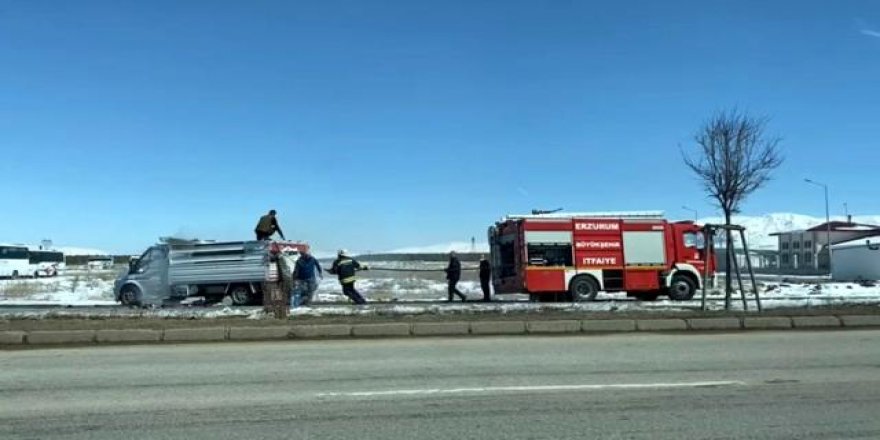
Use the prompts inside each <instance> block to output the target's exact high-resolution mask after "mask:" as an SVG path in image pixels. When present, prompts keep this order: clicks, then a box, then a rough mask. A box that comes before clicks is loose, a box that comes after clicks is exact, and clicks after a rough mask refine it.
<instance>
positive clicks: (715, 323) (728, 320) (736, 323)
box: [687, 317, 742, 330]
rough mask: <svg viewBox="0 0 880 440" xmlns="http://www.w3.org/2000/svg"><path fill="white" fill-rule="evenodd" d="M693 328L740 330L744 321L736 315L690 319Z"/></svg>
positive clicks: (690, 325) (689, 322) (689, 324)
mask: <svg viewBox="0 0 880 440" xmlns="http://www.w3.org/2000/svg"><path fill="white" fill-rule="evenodd" d="M687 322H688V327H690V328H691V330H738V329H740V328H742V322H740V320H739V318H736V317H723V318H694V319H688V320H687Z"/></svg>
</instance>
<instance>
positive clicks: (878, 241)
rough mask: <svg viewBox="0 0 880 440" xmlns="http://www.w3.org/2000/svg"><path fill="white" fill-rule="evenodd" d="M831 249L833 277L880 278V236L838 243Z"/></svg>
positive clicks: (838, 278) (844, 279)
mask: <svg viewBox="0 0 880 440" xmlns="http://www.w3.org/2000/svg"><path fill="white" fill-rule="evenodd" d="M831 250H832V253H831V278H832V279H834V280H839V281H857V280H880V237H876V236H875V237H870V238H861V239H858V240H851V241H847V242H843V243H838V244H835V245H832V246H831Z"/></svg>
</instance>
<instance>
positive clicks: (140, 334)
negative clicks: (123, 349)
mask: <svg viewBox="0 0 880 440" xmlns="http://www.w3.org/2000/svg"><path fill="white" fill-rule="evenodd" d="M161 339H162V331H160V330H146V329H127V330H98V331H97V332H95V341H97V342H98V343H102V342H158V341H160V340H161Z"/></svg>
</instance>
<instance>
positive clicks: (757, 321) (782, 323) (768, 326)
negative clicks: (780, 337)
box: [743, 316, 794, 330]
mask: <svg viewBox="0 0 880 440" xmlns="http://www.w3.org/2000/svg"><path fill="white" fill-rule="evenodd" d="M743 328H745V329H747V330H777V329H786V328H794V327H793V325H792V321H791V318H789V317H787V316H747V317H745V318H743Z"/></svg>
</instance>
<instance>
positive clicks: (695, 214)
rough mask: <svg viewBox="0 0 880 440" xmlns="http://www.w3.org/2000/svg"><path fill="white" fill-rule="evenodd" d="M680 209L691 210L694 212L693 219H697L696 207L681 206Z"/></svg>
mask: <svg viewBox="0 0 880 440" xmlns="http://www.w3.org/2000/svg"><path fill="white" fill-rule="evenodd" d="M681 209H684V210H685V211H690V212H693V213H694V221H697V220H699V218H700V215H699V213H698V212H697V210H696V209H691V208H688V207H687V206H682V207H681Z"/></svg>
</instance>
